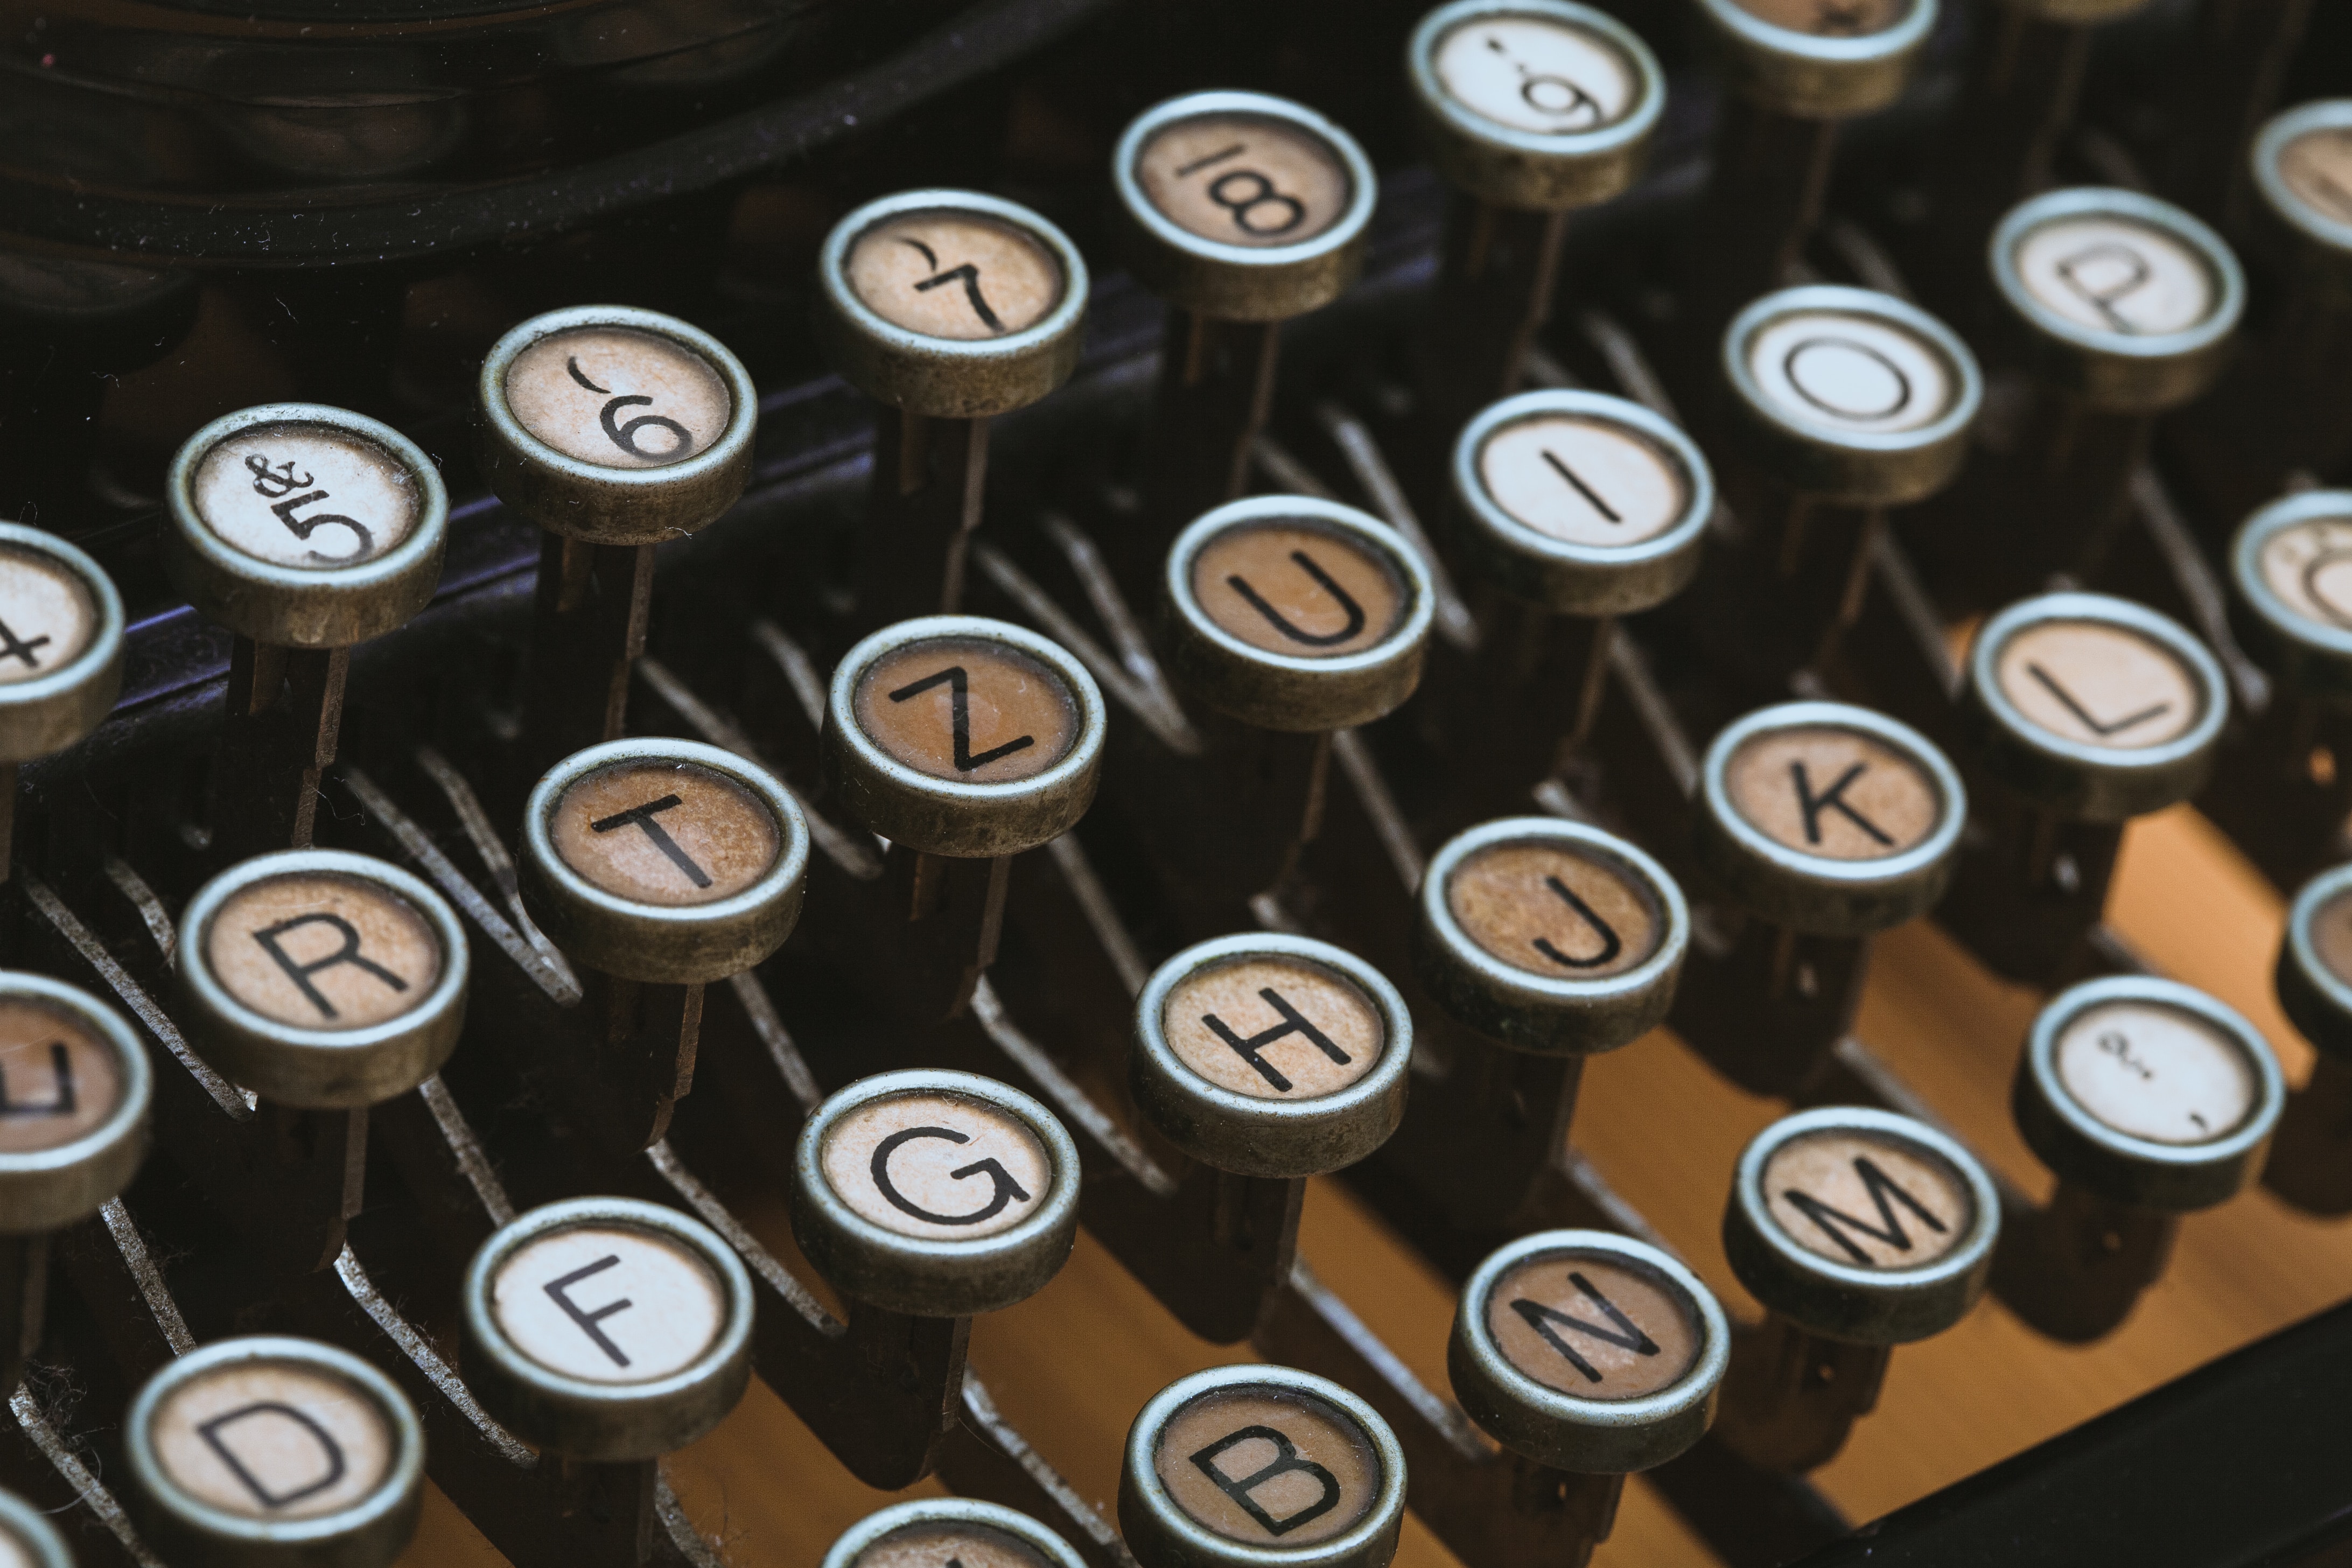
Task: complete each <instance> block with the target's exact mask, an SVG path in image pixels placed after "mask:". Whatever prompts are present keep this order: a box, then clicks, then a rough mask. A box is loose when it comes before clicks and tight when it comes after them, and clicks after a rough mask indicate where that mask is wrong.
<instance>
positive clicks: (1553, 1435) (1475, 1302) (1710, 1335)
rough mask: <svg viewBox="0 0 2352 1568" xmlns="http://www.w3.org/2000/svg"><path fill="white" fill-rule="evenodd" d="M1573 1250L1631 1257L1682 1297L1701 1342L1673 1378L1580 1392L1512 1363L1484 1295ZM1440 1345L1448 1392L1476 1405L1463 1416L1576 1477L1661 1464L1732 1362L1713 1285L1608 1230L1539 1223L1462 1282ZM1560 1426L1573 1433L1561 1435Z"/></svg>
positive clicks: (1689, 1433) (1577, 1254) (1702, 1418)
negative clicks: (1591, 1394) (1654, 1386)
mask: <svg viewBox="0 0 2352 1568" xmlns="http://www.w3.org/2000/svg"><path fill="white" fill-rule="evenodd" d="M1555 1258H1560V1259H1566V1258H1596V1259H1602V1260H1605V1261H1607V1262H1610V1263H1612V1264H1615V1265H1618V1266H1620V1267H1625V1266H1628V1265H1630V1266H1631V1267H1632V1268H1634V1269H1635V1270H1636V1271H1638V1272H1642V1273H1646V1274H1649V1275H1652V1276H1654V1277H1656V1278H1660V1279H1664V1280H1666V1281H1668V1282H1669V1283H1671V1284H1672V1285H1674V1286H1675V1288H1676V1289H1678V1290H1679V1291H1681V1293H1682V1294H1683V1295H1684V1297H1685V1298H1686V1299H1687V1300H1689V1302H1690V1304H1691V1307H1692V1310H1693V1313H1694V1315H1695V1316H1696V1318H1697V1320H1698V1331H1699V1336H1700V1348H1699V1353H1698V1355H1697V1356H1696V1358H1695V1359H1694V1360H1693V1361H1692V1363H1691V1364H1690V1365H1689V1367H1688V1368H1686V1369H1685V1371H1684V1373H1683V1374H1682V1375H1681V1376H1680V1377H1678V1378H1676V1379H1675V1381H1674V1382H1673V1383H1671V1384H1667V1385H1666V1386H1665V1387H1664V1388H1661V1389H1659V1390H1657V1391H1656V1392H1654V1393H1652V1394H1642V1395H1639V1396H1638V1397H1635V1398H1633V1399H1580V1398H1578V1397H1577V1396H1576V1395H1575V1394H1565V1393H1562V1392H1561V1391H1560V1390H1559V1389H1557V1388H1554V1387H1552V1386H1550V1385H1549V1384H1544V1383H1538V1381H1536V1380H1535V1379H1534V1378H1532V1377H1530V1376H1528V1374H1527V1373H1524V1372H1522V1371H1520V1370H1519V1369H1518V1368H1517V1366H1515V1365H1514V1364H1512V1363H1511V1359H1510V1358H1509V1357H1508V1356H1507V1355H1505V1354H1504V1353H1503V1351H1502V1347H1501V1346H1499V1345H1497V1344H1496V1342H1495V1337H1494V1334H1493V1332H1492V1331H1491V1330H1490V1329H1489V1327H1488V1324H1487V1321H1486V1315H1487V1314H1486V1304H1487V1300H1488V1299H1489V1298H1490V1297H1491V1296H1493V1294H1494V1293H1495V1289H1496V1286H1498V1285H1499V1284H1501V1282H1502V1280H1503V1279H1504V1277H1505V1276H1506V1275H1508V1274H1510V1273H1511V1272H1512V1271H1513V1270H1515V1269H1517V1268H1519V1267H1520V1266H1522V1265H1524V1264H1528V1263H1543V1262H1549V1261H1550V1260H1552V1259H1555ZM1446 1351H1447V1354H1446V1363H1447V1368H1448V1371H1449V1372H1450V1373H1452V1379H1453V1383H1454V1394H1455V1397H1456V1398H1457V1399H1458V1398H1461V1397H1462V1396H1463V1395H1464V1394H1465V1393H1466V1394H1469V1396H1470V1399H1471V1400H1472V1401H1475V1405H1476V1407H1475V1408H1470V1409H1469V1413H1470V1415H1471V1416H1472V1417H1473V1419H1475V1420H1476V1421H1477V1422H1478V1424H1479V1425H1480V1426H1483V1427H1486V1429H1487V1431H1488V1435H1489V1436H1493V1437H1494V1438H1495V1439H1496V1441H1497V1442H1499V1443H1502V1444H1503V1446H1504V1447H1507V1448H1510V1449H1512V1450H1513V1451H1514V1452H1516V1453H1518V1454H1520V1455H1523V1456H1524V1457H1526V1458H1530V1459H1533V1460H1535V1461H1536V1462H1537V1463H1538V1464H1544V1465H1550V1466H1553V1467H1555V1468H1559V1469H1564V1470H1570V1471H1573V1472H1575V1473H1577V1474H1580V1475H1625V1474H1630V1473H1632V1472H1633V1471H1636V1470H1646V1469H1651V1468H1654V1467H1656V1466H1659V1465H1663V1464H1664V1463H1665V1462H1666V1461H1667V1460H1669V1459H1672V1458H1675V1457H1676V1456H1677V1455H1679V1454H1681V1453H1682V1452H1684V1451H1685V1449H1687V1448H1688V1447H1690V1446H1691V1445H1692V1444H1694V1443H1696V1442H1697V1441H1698V1440H1699V1439H1700V1438H1701V1437H1703V1436H1706V1429H1707V1427H1708V1426H1710V1425H1711V1424H1712V1423H1713V1421H1714V1418H1715V1402H1716V1394H1717V1390H1718V1388H1719V1387H1720V1386H1721V1384H1722V1383H1723V1374H1724V1373H1725V1372H1726V1371H1727V1369H1728V1368H1729V1366H1730V1364H1731V1323H1730V1320H1729V1319H1728V1318H1727V1316H1726V1315H1725V1313H1724V1310H1723V1304H1722V1303H1721V1302H1720V1301H1718V1300H1716V1296H1715V1292H1714V1291H1712V1290H1710V1289H1707V1288H1706V1283H1705V1281H1703V1280H1701V1279H1699V1277H1698V1276H1697V1275H1696V1274H1695V1273H1693V1272H1692V1271H1691V1269H1690V1268H1689V1267H1688V1266H1687V1265H1685V1263H1684V1262H1683V1261H1682V1260H1681V1259H1680V1258H1675V1256H1674V1255H1673V1254H1671V1253H1668V1252H1666V1251H1664V1249H1662V1248H1660V1247H1653V1246H1651V1245H1650V1244H1649V1243H1647V1242H1643V1241H1639V1240H1636V1239H1634V1238H1633V1237H1627V1236H1620V1235H1617V1234H1616V1233H1614V1232H1612V1231H1605V1230H1545V1231H1537V1232H1536V1233H1534V1234H1533V1235H1530V1236H1523V1237H1518V1238H1517V1240H1514V1241H1510V1242H1507V1243H1506V1244H1505V1245H1503V1246H1502V1247H1499V1248H1497V1249H1496V1250H1495V1251H1494V1252H1492V1253H1489V1254H1488V1255H1487V1257H1486V1261H1485V1262H1483V1263H1481V1264H1479V1265H1478V1267H1477V1268H1476V1269H1475V1271H1474V1272H1473V1273H1472V1274H1471V1276H1470V1278H1469V1279H1467V1280H1465V1282H1464V1283H1463V1286H1462V1295H1461V1299H1460V1300H1459V1302H1458V1303H1457V1304H1456V1306H1455V1308H1454V1331H1453V1334H1452V1336H1451V1337H1450V1339H1449V1340H1448V1342H1447V1345H1446ZM1465 1385H1467V1386H1466V1387H1465ZM1507 1402H1515V1403H1516V1404H1517V1405H1518V1406H1520V1407H1521V1408H1519V1409H1516V1410H1515V1409H1513V1408H1511V1403H1507ZM1465 1407H1467V1406H1466V1405H1465ZM1529 1409H1532V1411H1533V1412H1534V1415H1532V1416H1529V1415H1528V1414H1527V1412H1528V1410H1529ZM1563 1427H1564V1428H1567V1429H1568V1430H1569V1431H1570V1432H1572V1433H1573V1436H1572V1437H1570V1438H1562V1437H1561V1436H1560V1435H1559V1429H1560V1428H1563Z"/></svg>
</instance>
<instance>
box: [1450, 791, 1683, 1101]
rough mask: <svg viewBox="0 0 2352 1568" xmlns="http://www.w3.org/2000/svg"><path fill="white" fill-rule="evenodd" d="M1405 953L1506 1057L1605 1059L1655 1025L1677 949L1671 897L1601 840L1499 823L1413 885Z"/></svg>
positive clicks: (1532, 819)
mask: <svg viewBox="0 0 2352 1568" xmlns="http://www.w3.org/2000/svg"><path fill="white" fill-rule="evenodd" d="M1413 935H1414V947H1413V956H1414V960H1415V963H1416V965H1417V967H1418V968H1419V970H1420V973H1421V976H1422V979H1423V983H1424V984H1427V985H1428V987H1429V988H1430V991H1431V992H1432V993H1433V994H1434V995H1435V996H1436V998H1437V1000H1438V1003H1439V1004H1440V1005H1442V1006H1444V1009H1445V1010H1446V1012H1447V1013H1448V1014H1449V1015H1451V1016H1453V1017H1454V1019H1455V1020H1457V1021H1458V1022H1460V1023H1462V1024H1465V1025H1466V1026H1469V1027H1470V1028H1473V1029H1475V1030H1476V1031H1477V1032H1478V1033H1480V1034H1482V1035H1485V1036H1486V1037H1489V1038H1491V1039H1494V1040H1497V1041H1499V1042H1501V1043H1502V1044H1504V1045H1507V1046H1509V1047H1513V1048H1515V1049H1517V1050H1523V1051H1536V1052H1541V1053H1543V1054H1546V1055H1568V1054H1582V1053H1587V1052H1593V1051H1607V1050H1614V1049H1615V1048H1616V1047H1619V1046H1622V1045H1627V1044H1630V1043H1631V1042H1633V1040H1636V1039H1638V1038H1640V1037H1642V1036H1643V1035H1644V1034H1647V1033H1648V1032H1649V1031H1650V1030H1651V1029H1653V1028H1654V1027H1656V1026H1658V1025H1659V1024H1660V1023H1662V1022H1664V1018H1665V1016H1666V1010H1667V1009H1668V1007H1670V1006H1671V1005H1673V1003H1674V995H1675V982H1676V980H1677V979H1678V978H1679V977H1680V976H1681V973H1682V964H1683V957H1684V954H1685V952H1686V951H1687V950H1688V948H1689V945H1690V910H1689V908H1688V907H1687V906H1686V905H1685V903H1684V901H1683V895H1682V889H1680V888H1678V887H1676V886H1675V880H1674V879H1673V878H1672V877H1670V876H1668V875H1667V874H1666V871H1665V868H1664V867H1662V866H1660V865H1659V864H1658V863H1657V862H1656V861H1655V860H1653V859H1651V858H1650V857H1649V856H1647V855H1645V854H1643V852H1642V851H1641V850H1639V849H1637V848H1635V847H1633V845H1631V844H1629V843H1627V842H1626V841H1625V840H1623V839H1622V838H1619V837H1616V836H1615V835H1613V834H1610V833H1604V832H1602V831H1601V830H1600V829H1599V828H1595V827H1587V826H1583V825H1582V824H1580V823H1571V822H1561V821H1559V820H1558V819H1556V818H1552V817H1539V816H1522V817H1511V818H1507V819H1506V820H1504V821H1500V822H1489V823H1485V824H1482V825H1481V826H1477V827H1474V828H1471V829H1470V830H1469V831H1468V832H1466V833H1462V834H1457V835H1456V836H1455V837H1454V838H1453V839H1451V840H1450V841H1448V842H1447V843H1446V845H1445V846H1444V847H1443V848H1441V849H1439V850H1438V852H1437V853H1436V855H1435V856H1434V857H1433V858H1431V860H1430V862H1429V868H1428V869H1427V870H1426V871H1425V872H1423V875H1422V883H1421V895H1420V919H1419V921H1418V922H1417V923H1416V926H1415V929H1414V933H1413Z"/></svg>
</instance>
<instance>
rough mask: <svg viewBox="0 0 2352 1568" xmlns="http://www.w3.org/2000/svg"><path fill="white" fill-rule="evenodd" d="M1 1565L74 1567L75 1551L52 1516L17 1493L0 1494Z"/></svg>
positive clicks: (41, 1567) (38, 1567)
mask: <svg viewBox="0 0 2352 1568" xmlns="http://www.w3.org/2000/svg"><path fill="white" fill-rule="evenodd" d="M0 1563H5V1564H6V1565H7V1568H74V1559H73V1552H71V1551H70V1550H69V1549H68V1547H67V1545H66V1540H65V1537H64V1536H62V1535H59V1534H58V1527H57V1526H56V1525H54V1524H51V1523H50V1522H49V1519H48V1516H47V1514H45V1513H43V1512H42V1511H41V1510H39V1509H37V1508H35V1507H34V1506H33V1505H32V1504H31V1503H28V1502H26V1500H24V1499H22V1498H20V1497H18V1496H16V1493H14V1492H0Z"/></svg>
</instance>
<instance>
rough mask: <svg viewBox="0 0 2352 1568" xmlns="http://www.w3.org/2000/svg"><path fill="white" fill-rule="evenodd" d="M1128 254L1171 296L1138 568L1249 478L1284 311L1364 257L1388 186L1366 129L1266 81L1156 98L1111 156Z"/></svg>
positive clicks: (1310, 304)
mask: <svg viewBox="0 0 2352 1568" xmlns="http://www.w3.org/2000/svg"><path fill="white" fill-rule="evenodd" d="M1111 184H1112V185H1113V187H1114V188H1115V189H1116V190H1117V191H1118V200H1119V205H1120V206H1121V208H1122V209H1124V211H1125V214H1126V216H1127V220H1128V225H1127V227H1128V237H1129V245H1128V249H1129V265H1130V266H1131V267H1132V268H1133V269H1134V271H1135V275H1136V277H1137V278H1138V279H1140V280H1141V281H1142V282H1143V284H1144V285H1145V287H1147V288H1149V289H1151V291H1152V292H1153V293H1155V294H1157V295H1159V296H1160V298H1161V299H1162V300H1166V301H1167V302H1168V305H1169V311H1168V326H1167V331H1166V333H1165V336H1164V338H1163V341H1162V344H1161V348H1160V392H1159V399H1158V402H1157V405H1155V407H1154V410H1153V414H1152V425H1151V431H1150V436H1149V437H1148V438H1147V439H1148V441H1149V443H1150V453H1149V455H1148V457H1147V459H1146V463H1147V468H1148V479H1147V485H1148V493H1147V495H1146V497H1145V502H1146V506H1147V508H1148V510H1147V518H1148V526H1147V527H1146V528H1144V529H1142V530H1140V531H1138V533H1137V537H1136V539H1135V541H1134V545H1133V548H1132V550H1131V551H1129V552H1125V554H1126V558H1127V559H1128V560H1129V562H1130V563H1132V565H1133V566H1134V567H1135V568H1136V570H1137V573H1138V574H1139V575H1145V574H1149V573H1150V570H1151V569H1152V568H1153V567H1154V566H1155V565H1157V564H1158V562H1159V557H1160V551H1161V550H1162V549H1164V548H1165V546H1166V543H1167V542H1168V541H1169V540H1170V539H1171V538H1173V537H1174V536H1175V533H1176V531H1177V530H1178V529H1180V528H1181V527H1183V526H1184V524H1186V523H1187V522H1189V521H1192V519H1193V518H1195V517H1197V516H1199V515H1200V514H1201V513H1202V512H1203V511H1206V510H1209V509H1210V508H1211V507H1214V506H1218V505H1221V504H1223V502H1226V501H1229V500H1234V498H1235V497H1237V496H1239V495H1241V494H1242V493H1243V490H1244V479H1246V477H1247V474H1248V470H1249V461H1250V449H1251V446H1252V444H1253V442H1254V441H1255V439H1256V437H1257V436H1258V433H1259V432H1260V431H1261V430H1263V429H1264V428H1265V422H1266V417H1267V416H1268V414H1269V413H1271V411H1272V406H1273V401H1274V384H1275V362H1276V353H1277V349H1278V344H1279V340H1280V334H1281V331H1282V323H1283V322H1285V321H1288V320H1290V319H1291V318H1293V317H1296V316H1303V315H1305V314H1307V312H1308V311H1310V310H1319V309H1321V308H1322V307H1323V306H1325V305H1328V304H1329V303H1330V302H1331V301H1332V300H1336V299H1338V298H1339V294H1340V292H1341V291H1342V290H1343V289H1346V288H1347V287H1348V285H1349V284H1350V283H1352V282H1354V281H1355V279H1356V276H1357V274H1358V273H1359V272H1360V270H1361V269H1362V268H1363V258H1364V247H1365V239H1366V230H1367V229H1368V227H1369V226H1370V223H1371V217H1372V203H1373V199H1374V197H1375V196H1376V195H1377V194H1378V189H1377V184H1376V180H1375V177H1374V175H1373V174H1372V165H1371V163H1370V161H1369V160H1368V159H1366V158H1365V156H1364V153H1363V151H1362V149H1360V147H1358V146H1357V145H1356V142H1355V139H1354V138H1353V137H1351V136H1349V134H1348V133H1347V132H1345V131H1342V130H1341V129H1339V126H1337V125H1335V124H1333V123H1332V122H1331V121H1328V120H1326V119H1325V118H1324V117H1323V116H1321V115H1319V114H1318V113H1316V112H1315V111H1314V110H1311V109H1307V108H1305V107H1303V106H1301V105H1299V104H1296V103H1292V102H1290V101H1289V100H1286V99H1280V98H1269V97H1267V96H1265V94H1263V93H1255V92H1196V93H1191V94H1188V95H1187V96H1185V97H1182V98H1177V99H1171V100H1169V101H1168V102H1166V103H1162V104H1160V105H1159V106H1157V107H1156V108H1153V109H1150V110H1145V111H1144V112H1143V113H1142V114H1141V115H1139V116H1138V117H1137V118H1136V119H1135V120H1134V121H1132V122H1131V123H1129V126H1128V128H1127V130H1126V132H1124V133H1123V134H1122V135H1121V136H1120V137H1119V141H1118V149H1117V151H1116V152H1114V153H1112V154H1111Z"/></svg>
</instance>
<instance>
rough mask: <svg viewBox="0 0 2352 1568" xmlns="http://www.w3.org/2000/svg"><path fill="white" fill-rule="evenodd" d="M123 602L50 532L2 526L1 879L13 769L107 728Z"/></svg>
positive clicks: (6, 861)
mask: <svg viewBox="0 0 2352 1568" xmlns="http://www.w3.org/2000/svg"><path fill="white" fill-rule="evenodd" d="M122 628H123V617H122V596H121V595H120V594H118V593H116V592H115V590H114V584H113V581H112V580H111V579H110V578H109V577H108V576H107V574H105V573H104V572H103V571H101V570H100V568H99V564H98V563H97V562H95V561H92V560H91V559H90V558H89V556H87V555H85V554H83V553H82V552H80V551H79V550H77V549H75V548H74V547H73V546H72V545H70V544H68V543H67V542H65V541H64V540H62V539H59V538H58V537H57V535H55V534H53V533H48V532H46V531H43V530H40V529H37V528H27V527H26V526H24V525H22V524H20V523H14V522H0V881H5V880H6V879H7V875H8V870H9V867H10V859H11V857H10V851H11V848H12V847H13V846H14V843H15V838H16V832H15V828H16V768H17V764H18V763H29V762H32V761H34V760H36V759H37V758H40V757H47V756H54V755H55V754H56V753H58V752H62V751H64V750H66V749H67V748H68V747H69V746H71V745H73V744H74V743H75V742H78V741H79V740H80V739H81V738H82V737H83V736H85V735H87V734H89V732H90V731H92V730H95V729H97V728H98V727H99V725H100V723H102V722H104V721H105V719H106V715H107V713H108V712H109V710H111V709H112V708H113V706H114V700H115V697H116V696H117V695H118V694H119V693H120V692H121V689H122Z"/></svg>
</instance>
